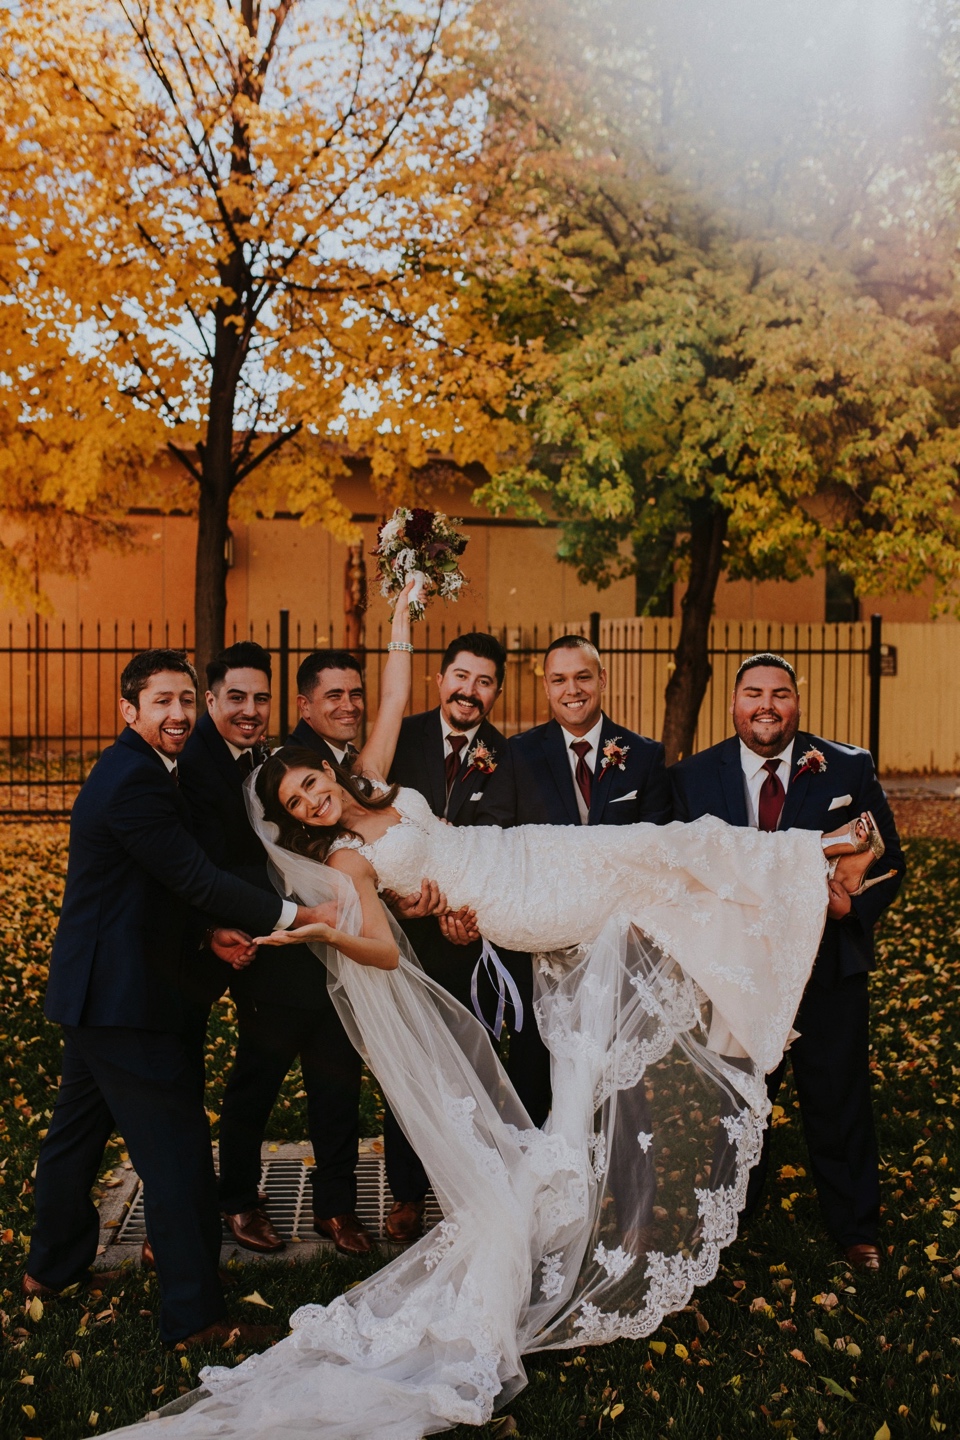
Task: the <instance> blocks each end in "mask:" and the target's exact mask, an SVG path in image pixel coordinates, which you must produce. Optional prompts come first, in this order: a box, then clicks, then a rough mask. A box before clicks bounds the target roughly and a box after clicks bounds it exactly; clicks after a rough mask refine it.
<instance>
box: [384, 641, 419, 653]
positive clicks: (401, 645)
mask: <svg viewBox="0 0 960 1440" xmlns="http://www.w3.org/2000/svg"><path fill="white" fill-rule="evenodd" d="M387 649H388V650H406V651H408V652H409V654H411V655H412V654H413V646H412V645H411V644H410V641H409V640H391V641H390V644H389V645H388V646H387Z"/></svg>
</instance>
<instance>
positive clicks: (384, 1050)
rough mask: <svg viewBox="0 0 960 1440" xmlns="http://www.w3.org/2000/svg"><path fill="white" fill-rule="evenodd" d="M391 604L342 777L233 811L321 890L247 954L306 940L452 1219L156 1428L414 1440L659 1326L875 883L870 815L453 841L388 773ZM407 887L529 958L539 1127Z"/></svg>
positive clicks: (278, 767) (217, 1377)
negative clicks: (824, 828) (856, 897)
mask: <svg viewBox="0 0 960 1440" xmlns="http://www.w3.org/2000/svg"><path fill="white" fill-rule="evenodd" d="M406 614H407V606H406V604H405V603H404V602H403V600H401V602H400V604H399V605H398V615H397V618H396V619H395V622H394V644H395V645H396V646H397V648H396V649H394V650H393V653H392V654H391V655H390V657H389V659H388V662H387V666H386V667H385V670H384V684H383V695H382V701H381V706H380V711H379V714H378V717H377V721H376V724H375V726H374V728H373V731H372V733H371V736H370V739H369V740H368V742H367V744H366V746H365V747H364V749H363V751H362V752H361V754H360V757H359V760H358V762H357V766H356V773H355V774H347V773H346V772H344V771H343V770H339V769H337V768H336V767H333V766H330V765H328V764H326V763H320V762H318V760H317V757H316V756H315V755H313V754H312V753H310V752H307V751H298V750H295V749H290V748H287V749H283V750H281V751H279V752H278V753H277V754H275V755H274V756H272V757H271V759H269V760H268V761H267V762H266V763H265V764H264V765H263V766H262V767H261V769H260V770H259V772H258V773H257V774H256V776H255V785H254V786H253V787H251V788H249V789H248V803H249V805H250V809H251V816H252V818H253V821H254V824H255V825H256V828H257V830H258V833H259V834H260V836H261V838H262V839H263V841H264V844H265V846H266V847H267V850H268V853H269V855H270V859H271V861H272V864H273V866H274V867H275V869H276V872H277V874H276V882H277V884H278V885H279V886H280V887H281V888H282V889H283V890H284V892H285V893H287V894H293V895H296V896H297V898H298V899H300V900H301V901H303V902H304V903H307V904H319V903H323V902H324V901H330V902H331V910H330V914H331V922H330V923H329V924H327V925H314V926H310V927H305V928H303V929H301V930H299V931H295V932H284V933H282V934H277V935H273V936H266V937H262V938H261V940H260V943H261V944H285V943H296V942H302V941H303V940H305V939H306V940H309V941H310V942H311V943H312V944H313V945H314V947H315V948H316V949H317V951H318V953H319V954H320V955H321V956H322V958H323V960H324V962H325V963H326V964H327V966H328V968H329V970H330V983H331V992H332V994H333V997H334V1000H335V1003H336V1005H337V1008H338V1010H339V1011H340V1014H341V1016H342V1018H343V1019H344V1022H345V1024H346V1025H347V1027H348V1030H349V1032H350V1034H351V1036H352V1038H353V1040H354V1043H355V1044H356V1045H357V1046H358V1048H359V1049H360V1050H361V1052H362V1053H363V1055H364V1057H365V1059H366V1060H367V1062H368V1064H369V1065H370V1067H371V1068H372V1070H373V1071H374V1073H375V1074H376V1075H377V1077H378V1079H379V1081H380V1083H381V1085H382V1087H383V1090H384V1093H385V1095H386V1096H387V1099H388V1100H389V1102H390V1105H391V1107H392V1108H393V1110H394V1113H395V1114H396V1115H397V1116H398V1118H399V1119H400V1121H401V1123H402V1125H403V1128H404V1130H405V1131H406V1133H407V1136H408V1138H409V1139H410V1141H411V1143H412V1144H413V1145H414V1148H415V1149H416V1151H417V1153H418V1155H419V1156H420V1157H421V1159H422V1160H423V1163H424V1166H425V1168H426V1170H427V1173H428V1174H429V1176H430V1179H431V1183H432V1185H433V1188H434V1191H435V1193H436V1195H437V1198H438V1201H439V1203H440V1206H441V1209H442V1211H443V1215H444V1219H443V1221H442V1223H441V1224H440V1225H439V1226H437V1228H436V1229H435V1230H433V1231H431V1232H429V1233H428V1234H427V1235H425V1236H424V1237H423V1239H422V1240H420V1241H419V1242H418V1243H417V1244H416V1245H414V1246H412V1247H411V1248H410V1249H409V1250H407V1251H405V1252H404V1253H403V1254H402V1255H401V1256H399V1257H398V1258H397V1259H396V1260H394V1261H393V1262H392V1263H391V1264H389V1265H387V1266H385V1267H384V1268H383V1269H382V1270H380V1271H378V1272H377V1273H376V1274H375V1275H373V1276H372V1277H371V1278H370V1279H368V1280H366V1281H364V1282H363V1283H362V1284H360V1285H357V1286H355V1287H354V1288H352V1289H351V1290H349V1291H348V1292H347V1293H346V1294H345V1295H341V1296H339V1297H338V1298H337V1299H336V1300H335V1301H334V1302H333V1303H332V1304H331V1305H328V1306H315V1305H307V1306H304V1307H303V1308H302V1309H300V1310H299V1311H297V1312H296V1314H295V1315H294V1316H293V1317H292V1320H291V1326H292V1332H293V1333H292V1334H291V1335H290V1336H289V1337H288V1338H287V1339H286V1340H283V1341H281V1342H280V1344H278V1345H277V1346H275V1347H274V1348H273V1349H272V1350H268V1351H266V1352H265V1353H264V1354H262V1355H255V1356H251V1357H250V1358H249V1359H248V1360H246V1361H244V1363H243V1364H241V1365H239V1366H237V1367H235V1368H234V1369H223V1368H213V1369H208V1370H206V1371H205V1372H203V1374H202V1377H201V1378H202V1380H203V1389H201V1390H199V1391H197V1392H194V1396H195V1397H198V1398H197V1400H196V1403H193V1404H192V1405H191V1406H190V1408H189V1409H187V1410H186V1411H185V1412H184V1413H176V1414H169V1415H165V1416H163V1417H162V1418H158V1419H156V1420H154V1421H150V1422H148V1423H149V1424H150V1427H151V1433H157V1432H158V1431H161V1430H162V1431H163V1432H164V1433H165V1434H169V1435H171V1436H184V1437H187V1436H189V1437H201V1436H211V1437H213V1436H218V1437H231V1440H255V1437H257V1440H259V1437H269V1440H295V1437H301V1436H306V1435H311V1436H312V1435H317V1436H323V1437H325V1440H374V1437H376V1440H420V1437H421V1436H424V1435H427V1434H432V1433H435V1432H437V1431H440V1430H444V1429H447V1428H449V1427H451V1426H453V1425H455V1424H459V1423H466V1424H471V1425H481V1424H483V1423H484V1422H485V1421H487V1420H488V1419H489V1418H490V1416H491V1414H492V1412H493V1409H494V1407H495V1406H497V1405H501V1404H504V1403H506V1402H507V1401H508V1400H509V1399H510V1397H511V1396H512V1395H514V1394H515V1393H516V1392H517V1391H518V1390H519V1389H520V1388H522V1386H523V1384H524V1383H525V1375H524V1370H523V1363H522V1359H521V1356H522V1355H523V1354H524V1353H529V1352H531V1351H533V1350H541V1349H545V1348H560V1347H565V1346H580V1345H583V1344H590V1343H601V1342H604V1341H607V1340H611V1339H614V1338H616V1337H631V1338H640V1337H642V1336H645V1335H648V1334H650V1333H651V1332H652V1331H654V1330H655V1329H656V1328H657V1326H658V1325H659V1324H660V1322H661V1321H662V1319H663V1318H664V1317H665V1316H666V1315H668V1314H670V1313H671V1312H673V1311H675V1310H677V1309H679V1308H680V1307H682V1306H683V1305H685V1304H686V1303H687V1302H688V1300H689V1298H690V1295H691V1293H692V1291H693V1288H694V1286H696V1285H701V1284H704V1283H706V1282H707V1281H709V1280H710V1279H711V1278H712V1277H713V1276H714V1275H715V1273H716V1270H717V1266H718V1262H719V1253H720V1249H721V1247H722V1246H723V1245H726V1244H728V1243H729V1242H730V1241H731V1240H732V1239H733V1238H734V1236H735V1234H736V1229H737V1215H738V1212H739V1210H740V1208H741V1206H742V1203H743V1199H744V1195H745V1190H746V1182H747V1176H748V1172H749V1169H750V1167H751V1165H752V1164H753V1163H754V1161H755V1160H756V1159H757V1157H758V1155H759V1151H760V1142H761V1137H762V1132H763V1126H764V1122H765V1119H766V1115H767V1112H768V1110H769V1105H768V1103H767V1099H766V1093H765V1089H764V1085H763V1073H764V1072H765V1071H766V1070H769V1069H772V1068H773V1067H774V1066H775V1065H776V1064H777V1063H778V1061H779V1059H780V1056H781V1054H782V1052H783V1049H784V1048H785V1046H786V1045H787V1043H788V1042H789V1039H790V1037H791V1022H792V1020H793V1017H794V1015H795V1013H796V1009H797V1005H798V1003H799V1000H800V996H801V994H802V992H803V988H804V985H805V983H806V980H807V977H808V975H809V972H810V968H811V966H812V964H813V960H814V958H815V956H816V953H817V947H818V944H819V941H820V934H821V930H822V927H823V922H824V917H825V913H826V907H827V902H828V885H833V886H838V885H839V886H842V887H843V888H845V889H847V890H849V891H851V892H856V891H857V890H858V888H860V887H862V886H866V885H867V884H870V883H872V881H868V880H866V878H865V877H866V871H867V870H868V869H869V867H870V866H871V865H872V864H873V862H874V860H875V859H876V858H879V856H880V855H881V854H882V841H880V838H879V836H878V834H877V832H876V827H875V825H874V824H873V821H872V817H870V816H869V815H865V816H862V817H861V819H860V820H859V821H857V822H856V823H855V824H854V825H853V826H850V827H849V829H845V830H843V831H840V832H835V833H834V834H832V835H824V836H820V835H817V834H815V833H812V832H809V831H800V830H796V831H785V832H781V833H775V834H762V833H760V832H758V831H754V830H747V829H736V828H732V827H729V826H727V825H725V824H724V823H723V822H722V821H719V820H716V819H712V818H706V819H703V820H700V821H698V822H696V823H695V824H692V825H683V824H676V823H675V824H672V825H666V826H662V827H658V826H654V825H646V824H639V825H633V826H618V827H615V828H614V827H611V828H603V827H593V828H590V827H581V828H577V827H573V826H570V827H566V826H564V827H550V826H523V827H518V828H516V829H513V830H508V831H499V830H497V829H495V828H488V827H477V828H454V827H451V826H448V825H446V824H445V822H443V821H442V820H438V819H437V818H436V817H435V816H434V815H433V814H432V812H431V811H430V809H429V806H428V805H427V803H426V801H425V800H424V799H423V797H422V796H420V795H419V793H417V792H415V791H411V790H399V789H397V787H395V786H389V785H388V784H387V781H386V778H385V777H386V776H387V774H388V773H389V769H390V764H391V762H392V758H393V750H394V747H395V744H396V739H397V734H398V731H399V724H400V719H401V717H402V714H403V712H404V710H405V708H406V702H407V698H408V695H409V688H410V671H411V663H410V649H409V648H406V647H407V646H408V644H409V642H408V641H407V640H406V638H405V635H406V633H407V632H406V629H405V626H406V623H407V622H406V620H405V617H406ZM398 637H399V638H398ZM410 648H412V647H410ZM426 878H429V879H430V880H433V881H436V882H437V883H438V885H439V887H440V889H441V890H442V892H443V899H442V901H441V908H442V909H444V910H453V911H458V912H461V913H462V914H468V913H470V912H472V914H473V915H475V917H476V923H477V925H478V927H479V929H480V930H481V932H482V933H483V935H484V937H485V939H486V940H487V941H488V942H493V943H499V944H503V945H505V946H508V947H509V948H511V949H521V950H530V951H531V952H533V953H534V959H535V963H536V987H537V999H536V1005H535V1009H536V1017H537V1023H538V1024H539V1026H540V1029H541V1031H542V1034H543V1037H544V1040H545V1042H546V1044H547V1046H548V1047H549V1049H550V1052H551V1056H552V1080H553V1108H552V1111H551V1114H550V1117H549V1119H548V1121H547V1123H546V1125H545V1126H544V1129H543V1130H542V1131H541V1130H538V1129H536V1128H535V1127H534V1126H533V1125H532V1124H531V1122H530V1120H529V1119H528V1117H527V1116H526V1114H525V1113H524V1111H523V1108H522V1106H521V1105H520V1102H519V1100H518V1099H517V1097H516V1094H515V1093H514V1092H513V1090H512V1088H511V1086H510V1082H509V1080H508V1078H507V1076H506V1075H505V1073H504V1071H503V1070H502V1068H501V1067H500V1065H499V1062H498V1059H497V1056H496V1054H495V1052H494V1050H493V1047H492V1045H491V1043H490V1038H489V1035H488V1034H487V1031H486V1030H485V1029H484V1028H483V1027H482V1026H481V1025H480V1024H479V1022H478V1021H476V1020H475V1019H474V1017H473V1016H472V1015H469V1014H468V1013H467V1012H466V1011H465V1010H464V1009H463V1008H462V1007H461V1006H460V1005H458V1004H457V1002H456V1001H454V1000H453V999H452V998H451V997H450V996H449V995H448V994H446V992H445V991H443V990H442V989H441V988H440V987H439V986H438V985H436V984H435V983H434V982H433V981H431V980H430V979H429V977H427V976H426V975H425V974H424V972H423V971H422V969H421V968H420V967H419V965H418V964H417V961H416V957H415V956H414V955H413V954H412V952H411V951H410V950H409V947H408V946H407V944H406V942H405V939H404V937H403V935H402V933H401V932H400V930H399V928H398V927H397V926H396V924H395V923H394V922H393V920H392V917H391V916H390V914H389V912H388V911H387V910H386V908H385V907H384V905H383V904H382V903H381V900H380V898H379V893H378V892H379V891H380V890H392V891H395V892H397V893H399V894H408V893H412V892H414V891H416V890H418V889H419V888H420V886H421V883H422V881H423V880H424V879H426ZM190 1398H191V1399H193V1398H194V1397H190ZM170 1408H171V1409H176V1408H177V1407H176V1406H174V1407H170ZM132 1429H134V1430H137V1431H139V1430H140V1429H141V1427H139V1426H135V1427H132ZM124 1433H127V1432H124Z"/></svg>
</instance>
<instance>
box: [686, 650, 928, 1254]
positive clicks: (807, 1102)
mask: <svg viewBox="0 0 960 1440" xmlns="http://www.w3.org/2000/svg"><path fill="white" fill-rule="evenodd" d="M730 713H731V715H732V716H733V724H734V729H735V730H736V735H733V736H731V737H730V738H729V739H728V740H722V741H721V742H720V744H719V745H713V746H711V748H710V749H709V750H704V751H703V752H701V754H699V755H691V756H690V757H689V759H686V760H683V761H681V762H680V764H678V765H675V766H674V767H673V769H672V771H671V777H672V780H673V786H674V796H675V805H676V815H677V818H678V819H680V820H697V819H699V817H700V816H701V815H717V816H719V818H720V819H721V820H726V821H727V822H728V824H731V825H753V826H756V827H757V828H759V829H761V830H778V829H781V830H786V829H791V828H801V829H804V830H825V829H834V828H836V826H837V825H839V824H843V823H844V822H845V821H853V820H855V819H856V817H857V816H858V815H860V814H862V812H863V811H865V810H869V811H871V812H872V813H873V815H874V818H875V819H876V822H877V826H878V827H879V830H880V834H881V835H882V837H883V840H884V843H885V845H886V853H885V855H884V857H883V868H884V869H885V870H886V869H892V870H893V871H894V872H895V874H894V875H893V876H892V877H891V878H890V879H887V880H884V881H883V882H882V883H881V884H878V885H874V886H873V887H872V888H871V889H869V890H866V891H865V892H864V893H863V894H862V895H859V896H854V897H851V896H850V895H849V894H848V893H847V892H846V891H845V890H843V889H842V888H841V887H840V886H838V885H832V884H831V886H830V904H829V908H828V911H827V917H828V918H827V922H826V926H825V928H824V932H823V940H822V942H821V945H820V952H819V954H818V956H817V960H816V964H815V965H814V968H813V973H812V975H811V978H810V982H809V984H808V985H807V988H806V991H805V992H804V996H803V1000H802V1001H801V1003H800V1009H799V1011H798V1012H797V1018H796V1021H795V1022H794V1023H795V1025H796V1028H797V1029H798V1030H799V1031H800V1038H799V1039H798V1040H795V1041H794V1043H793V1045H792V1046H791V1048H790V1050H789V1051H788V1052H787V1053H788V1055H789V1057H790V1063H791V1064H792V1066H793V1076H794V1081H795V1084H796V1087H797V1096H798V1098H799V1101H800V1117H801V1120H802V1122H803V1128H804V1135H805V1137H806V1142H807V1149H808V1151H809V1154H810V1164H811V1168H812V1171H813V1178H814V1181H815V1183H816V1187H817V1196H818V1198H819V1201H820V1208H821V1212H822V1214H823V1219H824V1223H825V1225H826V1228H827V1230H828V1231H829V1232H830V1234H831V1235H832V1237H833V1238H834V1240H835V1241H836V1242H837V1244H838V1245H839V1247H840V1249H841V1250H842V1251H843V1253H844V1255H845V1258H846V1260H847V1262H848V1264H850V1265H851V1266H852V1267H853V1268H854V1269H856V1270H861V1271H867V1272H871V1271H876V1270H878V1269H879V1268H880V1249H879V1246H878V1243H877V1241H878V1235H879V1223H880V1179H879V1157H878V1153H877V1141H876V1135H875V1132H874V1124H873V1110H872V1106H871V1101H870V1074H869V1068H868V1043H869V1008H868V993H867V975H868V973H869V971H870V970H872V969H873V968H874V965H875V963H876V962H875V959H874V949H873V927H874V925H875V924H876V922H877V920H878V919H879V918H880V916H881V914H882V913H883V911H884V910H885V909H886V908H887V906H888V905H889V904H890V903H891V902H892V901H893V899H894V897H895V896H896V893H897V891H898V889H899V888H900V883H901V880H902V879H903V875H904V871H905V868H906V867H905V864H904V859H903V852H902V851H901V849H900V840H899V837H898V835H897V830H896V825H895V823H894V819H893V815H892V814H891V812H890V807H889V805H888V804H887V799H886V796H885V795H884V793H883V790H882V789H881V787H880V782H879V781H878V780H877V777H876V773H875V771H874V768H873V761H872V759H871V757H870V755H869V753H868V752H867V751H866V750H859V749H857V748H856V747H855V746H852V745H838V744H836V743H835V742H833V741H830V740H821V739H819V738H818V737H817V736H815V735H808V734H805V733H804V732H803V731H802V730H800V728H799V727H800V697H799V694H798V691H797V677H796V674H795V673H794V670H793V667H792V666H791V665H789V664H788V663H787V661H786V660H784V659H783V657H782V656H781V655H771V654H766V653H764V654H760V655H752V656H751V657H750V658H749V659H748V660H744V662H743V664H742V665H741V666H740V669H739V670H738V672H737V678H736V682H735V684H734V687H733V699H732V702H731V707H730ZM785 1069H786V1056H785V1057H784V1059H783V1060H782V1061H781V1063H780V1065H779V1066H778V1067H777V1069H776V1070H775V1071H773V1073H772V1074H771V1075H770V1076H769V1077H768V1087H767V1088H768V1094H769V1096H770V1100H771V1103H772V1102H773V1101H775V1100H776V1098H777V1093H778V1091H779V1089H780V1083H781V1081H782V1079H783V1075H784V1071H785ZM768 1151H769V1130H768V1132H767V1136H766V1138H765V1141H764V1149H763V1154H762V1156H761V1159H760V1162H759V1164H758V1165H757V1166H756V1168H755V1169H754V1171H753V1174H752V1176H751V1179H750V1186H749V1189H748V1191H747V1200H746V1205H745V1208H744V1216H745V1217H747V1218H749V1216H750V1214H751V1213H752V1212H753V1210H754V1209H755V1208H756V1206H757V1204H758V1202H759V1200H760V1195H761V1192H762V1189H763V1185H764V1180H765V1178H766V1171H767V1164H768Z"/></svg>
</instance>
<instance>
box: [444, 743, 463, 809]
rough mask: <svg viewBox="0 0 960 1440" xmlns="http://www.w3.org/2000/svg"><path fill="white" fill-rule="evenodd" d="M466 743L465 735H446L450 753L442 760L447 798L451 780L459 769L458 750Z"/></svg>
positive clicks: (451, 786) (451, 785)
mask: <svg viewBox="0 0 960 1440" xmlns="http://www.w3.org/2000/svg"><path fill="white" fill-rule="evenodd" d="M466 743H467V737H466V735H448V736H447V744H448V745H449V746H450V754H449V755H448V756H447V758H446V760H445V761H444V762H443V766H444V769H445V770H446V772H447V799H448V800H449V798H450V791H451V790H452V789H453V782H454V780H456V778H457V771H458V770H459V769H460V751H461V750H462V749H463V747H464V745H466Z"/></svg>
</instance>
